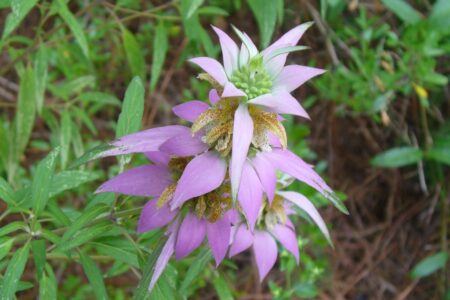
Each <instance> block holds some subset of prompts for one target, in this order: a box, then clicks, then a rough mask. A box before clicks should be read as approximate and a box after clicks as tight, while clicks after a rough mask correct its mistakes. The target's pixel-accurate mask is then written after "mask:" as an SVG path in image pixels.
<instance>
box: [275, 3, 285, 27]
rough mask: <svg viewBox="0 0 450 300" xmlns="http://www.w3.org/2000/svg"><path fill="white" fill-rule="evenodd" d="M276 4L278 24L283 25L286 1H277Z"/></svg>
mask: <svg viewBox="0 0 450 300" xmlns="http://www.w3.org/2000/svg"><path fill="white" fill-rule="evenodd" d="M276 2H277V19H278V24H279V25H281V24H283V21H284V0H276Z"/></svg>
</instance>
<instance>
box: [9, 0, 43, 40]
mask: <svg viewBox="0 0 450 300" xmlns="http://www.w3.org/2000/svg"><path fill="white" fill-rule="evenodd" d="M37 2H38V0H27V1H23V0H11V9H12V11H11V12H10V13H9V15H8V16H7V17H6V22H5V24H4V25H5V27H4V29H3V35H2V40H3V39H5V38H6V37H7V36H9V35H10V34H11V32H13V31H14V30H15V29H16V28H17V26H19V24H20V23H21V22H22V20H23V19H24V18H25V17H26V16H27V15H28V13H29V12H30V10H31V9H32V8H33V7H34V6H35V5H36V3H37Z"/></svg>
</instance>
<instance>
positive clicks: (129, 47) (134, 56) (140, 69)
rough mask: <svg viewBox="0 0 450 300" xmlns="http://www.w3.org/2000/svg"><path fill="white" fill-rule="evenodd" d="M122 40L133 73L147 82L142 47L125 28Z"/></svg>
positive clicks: (123, 28)
mask: <svg viewBox="0 0 450 300" xmlns="http://www.w3.org/2000/svg"><path fill="white" fill-rule="evenodd" d="M122 39H123V45H124V48H125V53H126V55H127V60H128V64H129V65H130V68H131V73H132V74H133V76H139V77H140V78H141V80H145V59H144V54H143V53H142V49H141V46H140V45H139V43H138V42H137V40H136V38H135V37H134V35H133V34H132V33H131V32H129V31H128V30H127V29H126V28H125V27H122Z"/></svg>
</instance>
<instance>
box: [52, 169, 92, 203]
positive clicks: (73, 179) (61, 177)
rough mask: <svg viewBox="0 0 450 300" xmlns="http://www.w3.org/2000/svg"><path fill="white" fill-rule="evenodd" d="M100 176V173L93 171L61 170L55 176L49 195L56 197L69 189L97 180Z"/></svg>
mask: <svg viewBox="0 0 450 300" xmlns="http://www.w3.org/2000/svg"><path fill="white" fill-rule="evenodd" d="M99 177H100V176H99V174H98V173H94V172H92V171H79V170H70V171H62V172H59V173H58V174H56V175H55V176H53V179H52V183H51V186H50V193H49V196H50V197H54V196H56V195H58V194H60V193H62V192H65V191H67V190H71V189H75V188H77V187H79V186H80V185H82V184H84V183H87V182H90V181H94V180H97V179H98V178H99Z"/></svg>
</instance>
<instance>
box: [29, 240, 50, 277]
mask: <svg viewBox="0 0 450 300" xmlns="http://www.w3.org/2000/svg"><path fill="white" fill-rule="evenodd" d="M45 251H46V249H45V240H33V241H31V252H32V253H33V258H34V264H35V266H36V274H37V278H38V279H41V278H42V273H43V272H44V267H45V260H46V258H45Z"/></svg>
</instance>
